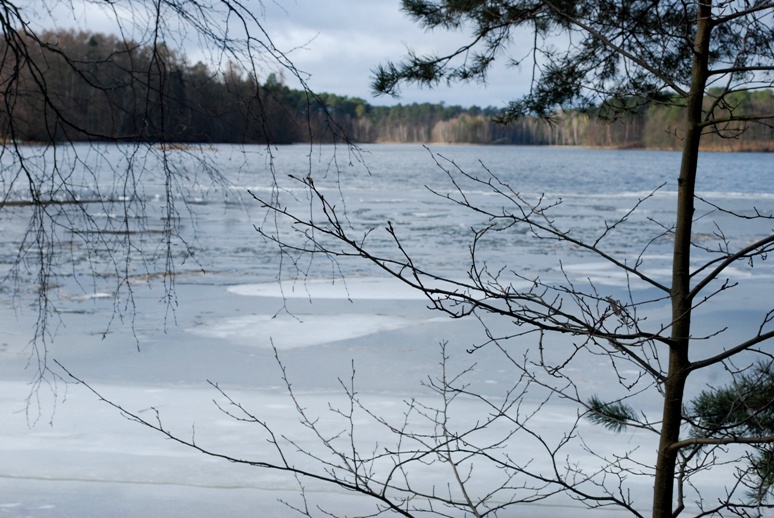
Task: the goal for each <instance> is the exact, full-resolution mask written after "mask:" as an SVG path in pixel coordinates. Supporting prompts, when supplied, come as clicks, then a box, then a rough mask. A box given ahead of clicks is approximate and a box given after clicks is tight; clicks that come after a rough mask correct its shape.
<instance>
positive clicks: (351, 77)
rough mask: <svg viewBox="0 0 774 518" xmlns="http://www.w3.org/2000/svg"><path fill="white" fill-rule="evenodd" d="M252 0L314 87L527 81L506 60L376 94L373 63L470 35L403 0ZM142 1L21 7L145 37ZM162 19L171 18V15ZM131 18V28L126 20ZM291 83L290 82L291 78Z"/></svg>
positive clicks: (411, 93) (46, 20) (474, 90)
mask: <svg viewBox="0 0 774 518" xmlns="http://www.w3.org/2000/svg"><path fill="white" fill-rule="evenodd" d="M38 2H39V3H38ZM35 4H37V9H36V7H33V6H34V5H35ZM251 4H252V5H255V6H256V12H257V13H260V14H261V16H262V20H263V21H262V23H263V28H264V29H265V30H266V32H267V33H268V34H269V36H270V37H271V38H272V40H273V42H274V44H275V45H276V46H277V47H278V48H279V49H280V50H282V51H283V52H286V53H287V54H288V57H289V58H290V59H291V60H292V61H293V63H294V64H295V65H296V67H297V68H298V69H300V70H302V71H304V72H306V73H308V74H309V80H308V84H309V86H310V87H311V88H312V89H313V90H315V91H317V92H331V93H336V94H339V95H346V96H357V97H361V98H363V99H366V100H367V101H368V102H370V103H372V104H395V103H397V102H401V103H412V102H434V103H435V102H441V101H443V102H445V103H446V104H447V105H453V104H459V105H462V106H472V105H478V106H481V107H485V106H498V107H499V106H504V105H505V104H506V103H507V102H508V101H509V100H512V99H514V98H515V97H517V96H519V95H520V94H523V93H525V92H526V91H527V89H528V88H529V76H530V72H531V71H530V70H529V68H528V67H526V69H519V68H513V67H506V66H505V64H504V63H503V64H501V65H500V66H497V67H496V68H494V69H493V70H492V72H491V73H490V75H489V78H488V82H487V84H485V85H482V84H480V83H472V84H456V85H454V86H452V87H451V88H449V87H446V86H439V87H437V88H435V89H432V90H430V89H428V88H419V87H416V86H406V87H404V88H402V90H401V96H400V98H398V99H393V98H391V97H388V96H380V97H374V95H373V93H372V91H371V88H370V83H371V75H372V74H371V70H372V69H374V68H375V67H376V66H377V65H379V64H385V63H386V62H387V61H389V60H392V61H396V62H397V61H400V60H401V58H403V57H404V56H405V55H406V52H407V49H408V48H411V49H413V50H415V51H416V52H417V53H418V54H420V55H422V54H427V53H448V52H450V51H452V50H454V49H457V48H459V47H460V46H461V45H463V44H464V43H467V42H468V39H467V37H468V35H467V34H466V33H464V32H448V31H443V30H439V31H436V32H427V31H426V30H425V29H423V28H422V27H420V26H419V25H417V24H416V23H415V22H414V21H412V20H411V19H409V18H408V17H407V16H406V15H405V14H404V13H403V12H402V11H401V8H400V6H401V2H400V0H243V5H251ZM142 5H147V6H150V7H152V3H150V2H148V3H147V4H144V3H143V2H141V1H138V2H136V3H135V2H132V1H131V0H128V1H121V0H110V1H109V2H108V1H105V2H102V1H99V0H97V1H94V0H91V1H90V0H70V1H61V0H55V1H54V2H53V3H52V2H49V1H48V0H31V1H30V3H29V4H27V7H26V8H24V9H26V12H27V13H29V14H28V16H29V19H30V21H31V22H32V24H33V25H37V27H38V28H52V27H51V26H50V25H51V24H53V25H54V26H55V27H58V28H76V29H79V30H86V31H90V32H105V33H113V34H116V33H117V32H118V29H117V27H118V26H117V24H116V23H115V16H116V14H118V15H119V16H125V17H127V18H128V19H131V20H132V22H130V23H128V24H126V25H127V26H126V27H124V34H126V35H127V37H133V38H136V39H138V40H139V41H143V37H137V36H136V35H135V34H132V32H131V31H132V30H139V31H140V32H143V31H147V29H148V26H149V25H151V24H152V20H150V21H149V20H147V19H144V18H145V17H147V16H148V14H147V11H146V12H145V14H144V13H143V12H142V11H141V8H139V6H142ZM41 6H42V7H41ZM261 6H262V7H261ZM150 16H153V12H151V15H150ZM52 20H53V21H52ZM165 21H166V22H167V23H168V24H170V25H174V21H173V20H165ZM132 25H133V26H134V27H133V28H132V27H128V26H132ZM172 30H173V31H174V29H172ZM146 34H147V33H146ZM524 37H525V38H526V39H525V42H518V40H517V44H515V45H514V46H513V48H514V49H517V50H516V51H515V52H519V50H518V49H520V48H521V49H524V48H529V46H530V41H529V40H530V36H529V35H525V36H524ZM183 39H185V38H183ZM146 41H147V36H146ZM168 43H169V41H168ZM519 43H520V44H519ZM172 44H173V45H174V44H175V43H174V42H173V43H172ZM178 44H182V45H184V46H185V47H187V48H186V49H185V52H186V55H187V57H188V58H189V62H192V63H195V62H196V61H197V60H198V59H199V57H200V56H201V54H199V56H197V49H196V39H195V38H194V37H192V35H191V34H190V32H189V33H188V39H187V43H184V42H180V41H179V42H178ZM505 57H507V56H504V58H505ZM501 61H503V62H505V61H506V59H502V60H501ZM286 78H287V76H286ZM288 84H289V85H290V86H293V85H292V84H291V82H290V79H289V78H288Z"/></svg>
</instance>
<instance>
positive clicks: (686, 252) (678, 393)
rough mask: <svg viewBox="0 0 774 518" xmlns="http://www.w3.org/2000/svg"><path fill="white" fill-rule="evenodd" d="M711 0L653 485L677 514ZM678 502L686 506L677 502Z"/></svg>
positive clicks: (660, 507) (699, 59) (687, 154)
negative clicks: (692, 246)
mask: <svg viewBox="0 0 774 518" xmlns="http://www.w3.org/2000/svg"><path fill="white" fill-rule="evenodd" d="M711 13H712V4H711V1H706V2H700V3H699V9H698V19H697V22H696V38H695V41H694V59H693V72H692V76H691V90H690V92H689V94H688V96H687V98H686V101H687V109H686V119H685V135H684V139H685V140H684V141H683V154H682V162H681V165H680V178H679V179H678V186H677V215H676V222H675V244H674V253H673V262H672V292H671V303H672V334H671V343H670V349H669V367H668V368H669V370H668V373H667V380H666V383H665V384H664V414H663V420H662V425H661V437H660V441H659V447H658V459H657V461H656V479H655V482H654V488H653V516H654V518H656V517H658V518H667V517H672V516H673V512H674V511H673V505H674V501H673V499H674V485H675V471H676V470H675V468H676V464H677V453H678V452H677V450H676V449H675V448H674V445H675V443H677V441H679V440H680V426H681V424H682V409H683V398H684V390H685V382H686V379H687V377H688V371H687V368H688V367H689V365H690V360H689V357H688V349H689V345H690V335H691V306H692V303H693V301H692V299H691V297H690V290H691V287H690V281H691V271H690V258H691V229H692V226H693V212H694V191H695V186H696V168H697V163H698V158H699V142H700V140H701V132H702V129H701V127H700V126H699V124H700V123H701V121H702V102H703V100H704V89H705V87H706V83H707V58H708V53H709V41H710V32H711V30H712V26H711V22H710V15H711ZM677 505H678V508H679V507H680V506H682V503H681V502H678V503H677Z"/></svg>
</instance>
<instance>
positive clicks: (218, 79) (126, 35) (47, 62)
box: [0, 0, 335, 395]
mask: <svg viewBox="0 0 774 518" xmlns="http://www.w3.org/2000/svg"><path fill="white" fill-rule="evenodd" d="M256 7H257V9H256ZM126 9H128V13H127V11H126V10H125V9H124V7H121V8H119V7H118V6H117V5H116V4H115V3H113V2H109V1H106V2H102V1H98V2H86V3H83V4H81V3H73V4H72V5H68V4H66V3H56V2H55V3H49V2H44V1H41V2H27V3H24V4H21V3H17V2H13V1H3V2H2V4H1V5H0V13H1V14H0V27H1V28H2V38H1V39H0V85H1V88H2V107H0V133H1V134H2V135H1V136H0V137H1V138H2V139H3V145H2V151H0V160H2V163H3V166H2V173H1V176H0V192H1V193H2V194H0V196H1V197H0V210H2V214H3V216H4V217H6V218H9V220H12V221H13V225H12V228H14V229H20V231H19V232H18V234H14V235H13V236H9V238H8V241H9V242H11V243H13V246H15V247H16V249H17V254H16V258H15V260H14V261H13V263H12V264H11V265H10V268H9V269H8V271H5V272H3V273H2V275H3V282H4V284H6V285H8V286H10V285H16V286H21V285H24V284H25V283H28V282H30V280H31V279H34V284H35V285H37V287H38V293H37V314H38V320H37V324H36V327H35V331H34V336H33V337H32V340H31V344H32V347H31V348H30V351H31V355H32V356H33V358H34V361H32V362H31V365H33V366H35V374H34V376H33V378H34V380H35V381H34V383H33V390H32V394H33V395H34V394H35V392H36V390H37V387H38V386H40V384H41V383H48V382H51V381H52V376H51V374H52V373H51V372H50V370H49V362H48V349H49V344H50V342H51V340H52V338H53V334H54V332H55V329H56V327H57V324H58V319H59V316H58V312H57V304H58V300H57V297H58V292H57V286H58V285H59V284H60V283H61V281H63V280H66V279H70V280H74V281H75V282H77V283H79V285H80V287H81V289H83V290H84V291H85V292H86V293H89V292H92V293H93V292H98V291H100V290H105V291H106V292H108V293H111V294H112V295H113V297H114V315H113V319H111V321H110V322H105V331H107V330H108V329H109V328H110V326H111V325H112V323H113V320H115V319H121V320H123V319H127V320H129V321H130V322H131V320H132V318H133V311H134V304H135V302H134V293H135V290H136V288H137V287H138V286H143V285H145V284H148V283H150V282H154V283H155V282H159V283H161V284H163V286H164V287H165V293H166V295H165V297H164V301H163V302H164V303H165V304H166V311H167V312H168V314H169V317H170V318H173V315H174V309H175V306H176V303H177V301H176V295H175V277H176V274H177V273H178V269H179V268H180V267H181V265H183V264H185V265H186V266H185V267H184V269H186V270H194V271H196V270H197V269H198V270H201V266H199V265H198V262H197V260H196V257H195V256H194V252H195V246H194V244H195V239H196V236H195V234H193V233H191V232H188V231H186V230H184V227H185V226H186V225H185V222H186V220H187V217H188V216H190V214H191V207H190V206H189V205H188V204H187V201H186V200H189V199H191V198H192V197H195V194H196V193H205V194H207V193H209V194H210V195H213V193H219V194H218V195H223V196H227V195H228V190H227V188H226V187H227V185H226V184H227V181H226V180H225V178H224V177H223V176H222V175H221V174H220V171H219V170H218V168H217V167H216V166H215V165H214V164H213V163H212V160H211V153H208V150H209V145H210V142H208V139H218V138H223V137H219V136H217V135H214V134H213V133H214V131H215V129H216V128H217V127H219V125H221V126H222V125H224V124H225V125H226V126H228V127H229V129H230V130H231V131H232V132H234V131H237V132H238V131H240V129H241V131H242V132H243V133H242V134H241V135H236V138H235V139H234V137H233V136H231V137H229V138H231V139H234V140H236V141H241V142H244V141H251V140H250V139H256V140H254V141H255V142H259V143H264V144H265V153H266V155H267V157H268V158H267V161H268V163H269V170H270V171H271V173H272V174H273V161H272V150H271V144H272V143H273V135H272V134H273V133H276V132H273V131H272V129H271V128H270V126H272V127H273V126H276V124H275V122H276V120H279V119H280V118H279V117H277V116H276V113H274V112H276V111H277V107H276V106H275V105H276V104H277V103H276V102H275V101H274V100H273V99H272V98H271V95H273V94H272V93H271V92H267V91H264V90H263V89H262V88H261V86H260V84H259V79H260V78H264V79H265V78H267V77H270V76H271V77H273V76H272V74H275V73H276V74H280V73H286V74H287V75H288V76H290V77H293V78H295V79H296V80H298V81H299V82H300V85H301V86H302V88H304V87H305V81H306V76H305V75H304V74H303V73H302V72H301V71H299V70H297V69H296V68H295V67H294V66H293V64H292V62H291V61H290V60H289V59H288V58H287V56H286V55H285V54H284V53H283V52H282V51H281V50H280V49H278V48H277V47H276V46H275V45H274V43H273V42H272V39H271V37H270V35H269V34H268V32H266V31H265V30H264V19H263V8H262V5H261V3H260V2H258V3H257V5H251V6H247V5H244V4H241V3H233V2H221V1H214V2H204V3H202V2H193V3H192V2H185V1H181V2H178V1H172V2H145V1H143V0H140V1H137V2H135V1H132V2H129V3H128V5H127V6H126ZM95 15H96V16H97V17H99V19H100V20H101V21H102V23H108V24H110V26H109V27H106V28H107V29H108V30H111V31H114V32H115V33H116V34H117V35H116V36H113V35H109V36H106V35H104V34H99V33H94V32H91V31H75V30H73V29H69V30H65V29H63V28H62V29H60V30H56V29H57V28H58V27H59V28H61V27H62V26H65V27H66V26H67V25H68V23H72V24H75V25H76V26H78V24H79V23H81V21H82V20H83V19H85V20H86V21H85V22H83V23H86V24H87V23H88V20H90V19H93V17H94V16H95ZM105 20H107V21H105ZM192 49H195V51H196V59H198V60H201V61H200V63H199V64H198V65H196V66H192V67H189V68H186V67H187V66H188V65H187V59H188V56H187V55H186V51H187V50H189V51H190V50H192ZM237 64H238V65H237ZM186 74H187V75H186ZM237 83H238V84H237ZM213 84H214V85H216V86H217V85H222V88H220V89H219V90H217V89H212V88H211V86H212V85H213ZM186 85H188V87H189V90H193V89H196V92H197V94H198V97H197V98H193V97H192V96H190V95H189V96H188V97H186V96H184V95H183V94H184V93H185V92H184V91H183V87H184V86H186ZM245 90H246V91H245ZM223 91H228V92H229V95H228V96H227V97H223V98H221V97H217V98H213V96H215V95H217V96H220V95H221V94H222V92H223ZM213 92H214V93H213ZM189 93H190V92H189ZM308 94H309V95H308V97H307V101H308V102H309V103H310V104H313V103H316V102H317V100H316V98H315V97H314V95H313V94H312V93H311V92H308ZM181 113H186V114H188V117H189V119H190V123H191V124H194V123H196V122H197V121H198V124H199V126H202V125H204V126H207V127H209V128H212V131H211V132H210V133H209V134H207V135H200V134H196V135H192V134H186V133H185V130H186V128H183V127H181V126H180V124H181V123H180V121H181V116H180V114H181ZM234 114H238V115H239V117H238V118H236V119H233V115H234ZM228 117H232V119H233V120H229V119H228ZM234 120H236V121H237V122H234ZM331 127H332V128H333V126H331ZM334 129H335V128H334ZM240 137H241V138H240ZM192 139H194V140H193V142H191V140H192ZM106 144H109V145H106ZM269 183H271V181H269ZM191 193H194V195H193V196H190V194H191ZM84 264H85V265H87V266H86V267H85V268H84V269H83V270H81V269H80V266H74V265H84ZM89 271H90V273H91V275H89V276H85V275H84V276H83V277H81V276H80V274H81V273H84V272H89ZM82 279H83V280H82ZM9 294H10V291H9Z"/></svg>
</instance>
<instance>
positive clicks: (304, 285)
mask: <svg viewBox="0 0 774 518" xmlns="http://www.w3.org/2000/svg"><path fill="white" fill-rule="evenodd" d="M228 291H229V292H231V293H234V294H237V295H246V296H254V297H281V298H313V299H321V298H322V299H360V300H421V299H424V298H425V296H424V295H423V294H422V293H421V292H419V291H418V290H415V289H412V288H409V287H408V286H406V285H405V284H401V283H400V282H399V281H396V280H394V279H389V278H384V279H377V278H361V279H347V280H346V281H344V280H339V281H335V282H334V281H331V280H324V279H314V280H306V281H295V282H290V281H285V282H282V283H261V284H241V285H237V286H231V287H230V288H228Z"/></svg>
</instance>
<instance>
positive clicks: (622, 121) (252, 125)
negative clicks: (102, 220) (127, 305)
mask: <svg viewBox="0 0 774 518" xmlns="http://www.w3.org/2000/svg"><path fill="white" fill-rule="evenodd" d="M19 38H20V41H22V42H23V43H24V44H25V45H27V47H28V49H30V51H31V52H30V53H29V54H30V59H31V64H29V63H28V64H26V65H25V64H22V63H17V62H15V61H14V56H15V55H16V54H15V53H14V52H12V50H13V49H8V48H5V49H3V56H4V60H3V62H2V68H1V69H0V74H1V76H2V81H3V88H4V90H3V94H4V103H3V106H2V108H0V131H2V138H3V139H4V140H5V141H10V140H15V141H25V142H50V141H61V140H132V141H136V140H141V141H150V142H179V143H193V142H196V143H219V142H234V143H265V142H271V143H275V144H285V143H294V142H309V141H314V142H332V141H336V140H344V139H348V140H350V141H354V142H363V143H364V142H407V143H408V142H417V143H419V142H421V143H425V142H433V143H470V144H517V145H572V146H594V147H616V148H627V147H628V148H654V149H675V148H678V147H679V146H680V142H681V135H680V134H679V133H678V132H677V131H676V130H675V129H674V128H677V127H680V125H679V124H678V123H679V121H680V120H681V117H682V108H681V107H679V106H666V105H645V104H639V103H637V102H636V100H631V101H630V102H628V103H627V105H626V106H615V105H608V106H601V107H598V108H595V109H594V110H591V111H586V112H579V111H571V112H558V113H557V114H556V116H555V117H554V118H553V119H552V120H551V121H550V122H547V121H543V120H538V119H534V118H525V119H521V120H518V121H515V122H511V123H510V124H509V125H502V124H499V123H497V122H496V119H497V117H498V116H499V115H501V113H502V110H501V109H498V108H493V107H487V108H479V107H476V106H473V107H468V108H463V107H461V106H446V105H444V104H443V103H438V104H431V103H422V104H410V105H402V104H398V105H395V106H374V105H372V104H370V103H368V102H366V101H365V100H363V99H359V98H351V97H342V96H339V95H336V94H318V95H316V96H315V95H312V94H310V93H309V92H306V91H304V90H301V89H293V88H290V87H288V86H287V85H285V84H284V82H283V81H282V78H281V77H278V76H277V75H275V74H270V75H268V76H267V77H266V78H263V79H261V78H258V77H256V76H255V75H254V74H251V73H248V72H246V71H245V70H244V69H243V68H241V67H240V66H239V65H238V64H235V63H228V64H227V65H226V66H225V67H223V69H224V70H212V69H211V68H209V67H208V66H206V65H204V64H202V63H201V62H199V63H196V64H194V65H190V64H188V63H187V62H186V60H185V59H184V58H182V57H181V56H180V55H179V54H178V53H177V52H175V51H174V50H173V49H169V48H167V47H166V46H164V45H163V44H159V45H156V46H150V45H140V44H137V43H135V42H132V41H126V40H123V39H121V38H118V37H115V36H111V35H105V34H98V33H88V32H75V31H63V32H62V31H60V32H47V33H43V34H41V35H39V37H38V39H37V40H32V39H30V38H29V37H25V36H22V35H19ZM4 45H5V46H6V47H7V45H8V44H7V42H6V43H4ZM9 50H11V51H9ZM41 86H42V87H43V88H41ZM41 91H45V92H46V93H47V95H45V96H44V95H42V94H41ZM708 102H709V100H708ZM726 110H727V111H733V113H734V114H735V115H740V114H741V115H743V114H746V113H774V93H773V92H772V91H770V90H765V91H756V92H745V93H740V94H736V95H735V96H734V97H732V98H729V99H727V100H726ZM622 112H625V113H626V115H625V116H621V113H622ZM614 115H615V116H614ZM600 116H601V117H600ZM613 119H615V120H613ZM769 122H771V121H769ZM739 124H741V123H737V124H736V125H734V126H731V125H729V126H728V127H724V128H722V129H721V130H720V134H719V135H711V136H709V137H708V138H706V139H705V144H704V145H705V147H706V148H712V149H718V150H768V151H771V150H774V129H773V128H772V126H771V125H765V124H757V123H751V124H749V125H748V126H747V127H742V126H740V125H739Z"/></svg>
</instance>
